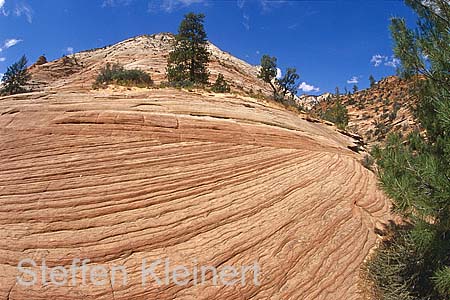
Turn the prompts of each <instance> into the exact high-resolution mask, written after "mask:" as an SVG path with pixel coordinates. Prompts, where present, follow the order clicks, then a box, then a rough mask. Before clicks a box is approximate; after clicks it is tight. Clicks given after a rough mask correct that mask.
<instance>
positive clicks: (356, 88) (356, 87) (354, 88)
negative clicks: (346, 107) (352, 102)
mask: <svg viewBox="0 0 450 300" xmlns="http://www.w3.org/2000/svg"><path fill="white" fill-rule="evenodd" d="M357 91H358V86H357V85H356V84H354V85H353V94H355V93H356V92H357Z"/></svg>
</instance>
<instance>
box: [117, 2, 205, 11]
mask: <svg viewBox="0 0 450 300" xmlns="http://www.w3.org/2000/svg"><path fill="white" fill-rule="evenodd" d="M123 1H124V0H123ZM192 4H207V1H206V0H154V1H150V2H149V4H148V10H149V12H157V11H159V10H163V11H165V12H167V13H170V12H172V11H174V10H176V9H179V8H183V7H188V6H190V5H192Z"/></svg>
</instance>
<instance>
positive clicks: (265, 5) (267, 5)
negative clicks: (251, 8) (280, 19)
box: [259, 0, 287, 11]
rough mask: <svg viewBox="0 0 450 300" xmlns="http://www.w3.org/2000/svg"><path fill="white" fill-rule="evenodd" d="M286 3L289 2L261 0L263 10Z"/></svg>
mask: <svg viewBox="0 0 450 300" xmlns="http://www.w3.org/2000/svg"><path fill="white" fill-rule="evenodd" d="M285 3H287V1H286V0H259V4H260V5H261V7H262V9H263V11H270V10H271V9H272V8H277V7H279V6H280V5H282V4H285Z"/></svg>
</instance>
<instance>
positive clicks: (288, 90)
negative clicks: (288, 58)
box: [277, 68, 300, 99]
mask: <svg viewBox="0 0 450 300" xmlns="http://www.w3.org/2000/svg"><path fill="white" fill-rule="evenodd" d="M299 78H300V75H298V74H297V69H295V68H287V70H286V73H285V74H284V76H283V77H282V78H280V79H279V80H277V82H278V84H279V85H280V88H281V97H282V98H283V99H284V98H286V96H287V95H289V96H290V98H294V96H295V95H297V90H298V83H297V80H298V79H299Z"/></svg>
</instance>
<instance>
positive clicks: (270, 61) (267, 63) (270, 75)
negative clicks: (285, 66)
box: [258, 54, 278, 99]
mask: <svg viewBox="0 0 450 300" xmlns="http://www.w3.org/2000/svg"><path fill="white" fill-rule="evenodd" d="M276 76H277V58H276V57H275V56H274V57H270V56H269V55H266V54H264V55H263V56H262V58H261V69H260V70H259V74H258V78H261V79H262V80H263V81H264V82H266V83H268V84H270V87H271V88H272V90H273V97H274V98H275V99H276V98H277V94H278V90H277V88H276V87H275V85H274V84H273V81H274V80H275V77H276Z"/></svg>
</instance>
